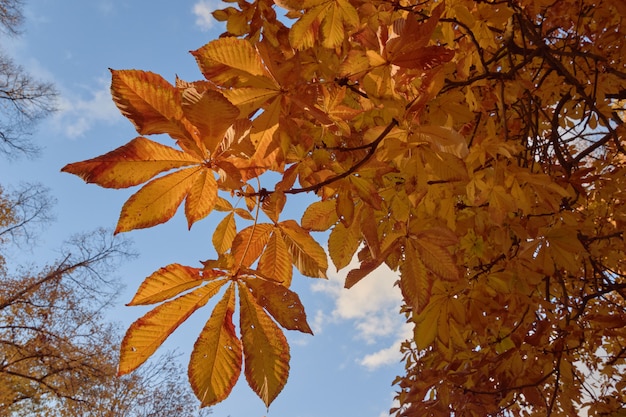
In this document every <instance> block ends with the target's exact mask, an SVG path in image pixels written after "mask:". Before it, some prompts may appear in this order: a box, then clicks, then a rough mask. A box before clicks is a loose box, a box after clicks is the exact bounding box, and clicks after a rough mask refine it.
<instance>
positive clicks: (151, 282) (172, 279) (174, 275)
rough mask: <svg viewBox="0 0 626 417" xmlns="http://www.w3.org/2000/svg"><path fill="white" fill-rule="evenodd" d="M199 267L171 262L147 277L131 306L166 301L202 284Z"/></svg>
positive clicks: (130, 303)
mask: <svg viewBox="0 0 626 417" xmlns="http://www.w3.org/2000/svg"><path fill="white" fill-rule="evenodd" d="M200 271H201V270H200V269H199V268H192V267H190V266H184V265H180V264H170V265H167V266H165V267H163V268H160V269H159V270H158V271H156V272H154V273H153V274H152V275H150V276H149V277H148V278H146V279H145V280H144V281H143V282H142V283H141V285H140V286H139V289H138V290H137V293H136V294H135V296H134V297H133V299H132V300H131V301H130V302H129V303H128V304H127V305H129V306H134V305H144V304H154V303H159V302H161V301H165V300H167V299H169V298H172V297H174V296H175V295H178V294H180V293H181V292H183V291H186V290H188V289H190V288H194V287H197V286H198V285H200V284H202V276H201V275H200Z"/></svg>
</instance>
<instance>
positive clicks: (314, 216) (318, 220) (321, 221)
mask: <svg viewBox="0 0 626 417" xmlns="http://www.w3.org/2000/svg"><path fill="white" fill-rule="evenodd" d="M337 220H338V218H337V211H336V203H335V200H324V201H316V202H314V203H312V204H311V205H310V206H308V207H307V208H306V210H304V214H303V215H302V221H301V223H302V227H303V228H305V229H309V230H313V231H316V232H323V231H326V230H328V229H330V228H331V227H332V225H333V224H335V223H336V222H337Z"/></svg>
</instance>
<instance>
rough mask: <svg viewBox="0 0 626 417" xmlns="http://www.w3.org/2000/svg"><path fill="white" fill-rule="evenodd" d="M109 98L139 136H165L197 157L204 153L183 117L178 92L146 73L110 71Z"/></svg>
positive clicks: (191, 128) (161, 78)
mask: <svg viewBox="0 0 626 417" xmlns="http://www.w3.org/2000/svg"><path fill="white" fill-rule="evenodd" d="M111 76H112V80H111V94H112V96H113V101H114V102H115V104H116V105H117V107H118V108H119V109H120V111H121V112H122V114H123V115H124V116H125V117H127V118H128V119H129V120H130V121H131V122H133V124H134V125H135V127H136V129H137V132H139V133H140V134H142V135H153V134H160V133H166V134H169V135H170V136H172V137H173V138H175V139H177V140H178V143H179V145H180V146H181V147H182V148H183V149H185V150H186V151H188V152H190V153H193V154H194V155H196V156H198V157H202V156H203V155H204V153H205V152H204V150H203V148H202V145H201V143H200V142H199V141H198V138H197V137H195V135H194V134H193V130H194V129H193V126H191V125H190V124H189V122H188V121H187V120H186V119H185V118H184V117H183V111H182V108H181V95H180V91H179V90H178V89H177V88H175V87H174V86H173V85H171V84H170V83H168V82H167V81H166V80H165V79H164V78H163V77H161V76H160V75H158V74H155V73H152V72H149V71H138V70H123V71H116V70H111Z"/></svg>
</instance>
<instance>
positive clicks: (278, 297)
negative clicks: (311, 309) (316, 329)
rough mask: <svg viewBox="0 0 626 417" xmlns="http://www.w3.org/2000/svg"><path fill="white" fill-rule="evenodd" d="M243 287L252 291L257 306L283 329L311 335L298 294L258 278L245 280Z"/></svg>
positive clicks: (283, 286)
mask: <svg viewBox="0 0 626 417" xmlns="http://www.w3.org/2000/svg"><path fill="white" fill-rule="evenodd" d="M245 285H246V286H248V288H250V289H251V290H252V295H253V296H254V298H255V300H256V302H257V304H258V305H260V306H261V307H263V308H264V309H266V310H267V312H268V313H270V314H271V315H272V317H274V319H275V320H276V321H277V322H278V323H279V324H280V325H281V326H283V327H284V328H285V329H287V330H299V331H301V332H303V333H309V334H313V331H312V330H311V328H310V327H309V324H308V323H307V321H306V313H305V312H304V306H302V303H301V302H300V297H298V294H296V293H295V292H293V291H291V290H290V289H289V288H287V287H286V286H285V285H281V284H278V283H275V282H271V281H266V280H263V279H258V278H248V279H246V280H245Z"/></svg>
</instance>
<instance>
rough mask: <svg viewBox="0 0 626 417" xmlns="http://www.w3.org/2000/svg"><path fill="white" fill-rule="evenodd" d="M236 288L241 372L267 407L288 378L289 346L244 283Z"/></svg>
mask: <svg viewBox="0 0 626 417" xmlns="http://www.w3.org/2000/svg"><path fill="white" fill-rule="evenodd" d="M238 288H239V301H240V308H241V312H240V314H241V340H242V342H243V352H244V360H245V371H244V373H245V375H246V380H247V381H248V384H249V385H250V388H252V390H253V391H254V392H255V393H256V394H257V395H258V396H259V398H261V400H262V401H263V402H264V403H265V405H266V406H268V407H269V405H270V404H271V403H272V401H274V399H275V398H276V396H277V395H278V394H279V393H280V391H282V389H283V387H284V386H285V384H286V383H287V378H288V377H289V359H290V354H289V345H288V344H287V339H286V338H285V335H284V334H283V332H282V331H281V330H280V329H279V328H278V326H277V325H276V323H274V321H273V320H272V319H271V318H270V317H269V316H268V314H267V313H266V312H265V310H263V308H262V307H261V306H259V305H258V304H257V303H256V301H255V300H254V297H253V296H252V294H251V293H250V290H249V289H248V288H247V287H246V286H245V285H239V287H238Z"/></svg>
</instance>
